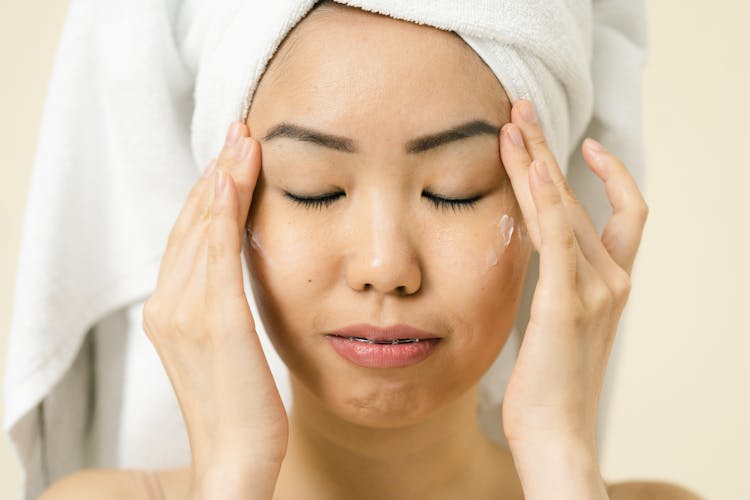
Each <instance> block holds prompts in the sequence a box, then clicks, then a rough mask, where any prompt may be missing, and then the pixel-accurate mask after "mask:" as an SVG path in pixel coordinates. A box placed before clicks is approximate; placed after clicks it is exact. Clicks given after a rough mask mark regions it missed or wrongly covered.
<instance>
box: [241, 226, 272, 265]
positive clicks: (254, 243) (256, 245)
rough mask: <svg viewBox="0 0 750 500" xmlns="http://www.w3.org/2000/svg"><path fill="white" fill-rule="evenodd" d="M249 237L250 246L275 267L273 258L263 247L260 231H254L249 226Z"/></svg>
mask: <svg viewBox="0 0 750 500" xmlns="http://www.w3.org/2000/svg"><path fill="white" fill-rule="evenodd" d="M247 237H248V239H249V241H250V247H251V248H253V249H254V250H255V251H256V252H257V253H258V255H260V256H261V258H262V259H263V260H265V261H266V263H268V265H269V266H271V267H275V264H274V262H273V260H271V259H270V258H269V257H268V255H266V253H265V252H264V251H263V247H262V246H261V237H260V234H259V233H258V231H257V230H256V231H253V229H252V228H248V230H247Z"/></svg>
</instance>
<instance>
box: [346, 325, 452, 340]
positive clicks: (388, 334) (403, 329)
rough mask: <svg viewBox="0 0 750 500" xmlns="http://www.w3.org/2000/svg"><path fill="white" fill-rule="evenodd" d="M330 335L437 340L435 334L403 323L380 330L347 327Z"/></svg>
mask: <svg viewBox="0 0 750 500" xmlns="http://www.w3.org/2000/svg"><path fill="white" fill-rule="evenodd" d="M331 335H338V336H339V337H360V338H366V339H368V340H376V341H377V340H397V339H437V338H440V337H438V336H437V335H435V334H432V333H430V332H426V331H424V330H420V329H419V328H416V327H413V326H411V325H406V324H403V323H400V324H397V325H393V326H387V327H385V328H381V327H379V326H375V325H368V324H366V323H358V324H356V325H349V326H346V327H344V328H341V329H340V330H336V331H334V332H331Z"/></svg>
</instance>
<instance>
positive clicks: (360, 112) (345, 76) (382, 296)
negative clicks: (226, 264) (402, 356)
mask: <svg viewBox="0 0 750 500" xmlns="http://www.w3.org/2000/svg"><path fill="white" fill-rule="evenodd" d="M335 10H336V14H337V15H335V16H333V15H331V13H330V12H327V11H320V10H319V11H317V12H316V13H314V14H313V15H311V16H310V17H308V18H307V19H306V20H305V21H304V22H302V23H300V24H299V25H298V27H297V29H296V30H295V32H294V33H293V34H292V36H291V37H290V39H289V40H287V43H286V44H285V45H284V46H282V47H281V48H280V52H279V54H278V55H277V59H275V60H274V61H273V62H272V63H271V64H270V66H269V69H268V71H267V73H266V74H265V75H264V77H263V79H262V80H261V83H260V85H259V87H258V90H257V92H256V94H255V96H254V99H253V104H252V107H251V109H250V113H249V118H248V124H249V128H250V130H254V131H258V136H259V137H265V136H266V134H267V132H268V131H269V130H271V129H272V128H273V127H274V126H275V125H276V124H278V123H280V122H292V123H297V124H301V125H304V126H307V127H312V128H315V129H318V130H322V131H325V132H327V133H329V134H333V135H345V136H348V137H350V138H352V139H353V140H356V142H357V143H358V146H359V148H358V149H359V152H358V153H346V152H341V151H334V150H330V149H327V148H324V147H322V146H320V145H318V144H313V143H311V142H302V141H295V140H292V139H288V138H283V137H276V138H272V139H269V140H263V139H261V144H262V145H263V147H262V151H263V170H262V173H261V178H260V180H259V183H258V186H257V188H256V190H255V192H254V194H253V200H254V201H253V209H252V211H251V214H250V220H249V224H248V225H249V226H250V229H251V231H252V233H253V234H256V235H260V238H259V239H260V241H261V248H262V251H258V250H257V249H255V248H253V247H252V246H246V251H245V256H246V258H247V260H248V263H249V268H250V269H252V270H253V271H252V273H251V277H252V284H253V289H254V292H255V294H256V297H260V298H262V299H261V300H260V302H259V309H260V311H259V312H260V315H261V317H262V319H263V322H264V325H265V326H266V328H267V331H268V332H269V335H270V338H271V340H272V341H273V343H274V345H275V347H276V349H277V350H278V352H279V353H280V355H281V356H282V358H283V359H284V361H285V363H286V364H287V366H289V368H290V372H291V374H292V379H291V383H292V390H293V394H294V400H295V408H294V411H293V412H292V414H291V415H290V439H289V448H288V451H287V454H286V458H285V460H284V464H283V466H282V468H281V475H280V477H279V483H278V484H279V486H278V491H279V497H280V498H294V497H295V496H299V495H300V492H299V491H297V488H302V489H303V491H306V492H308V493H307V496H308V498H313V497H312V496H310V495H311V493H310V492H318V493H319V497H320V498H334V497H339V496H340V497H347V495H348V497H349V498H367V495H368V493H367V492H368V491H369V492H372V491H377V492H378V495H380V496H381V497H382V496H385V497H390V498H396V496H397V495H398V492H407V491H408V492H411V495H412V496H413V497H414V498H427V497H430V498H441V496H440V493H439V492H442V494H443V495H445V498H450V497H451V495H454V493H456V492H458V491H464V492H466V491H468V490H467V489H466V488H467V485H472V487H473V488H475V487H476V485H488V484H490V483H495V482H494V481H493V480H492V479H493V478H494V477H497V474H496V471H497V469H498V468H497V467H494V466H489V467H488V464H496V463H497V462H502V463H504V464H506V465H510V460H509V457H508V456H507V450H505V453H503V451H502V450H501V449H499V448H497V447H495V446H493V445H492V444H491V443H490V442H489V441H488V440H487V439H486V438H485V437H484V434H483V433H482V432H481V430H480V428H479V426H478V423H477V419H476V412H475V408H476V391H477V382H478V381H479V379H480V378H481V376H482V375H483V374H484V373H485V372H486V370H487V369H488V368H489V366H490V365H491V363H492V362H493V361H494V359H495V358H496V357H497V354H498V352H499V351H500V349H501V348H502V346H503V345H504V343H505V341H506V339H507V336H508V334H509V331H510V327H511V325H512V322H513V318H514V316H515V313H516V310H517V307H518V301H519V296H520V292H521V288H522V285H523V277H524V275H525V269H526V265H527V263H528V260H529V256H530V253H531V244H530V242H529V241H528V238H522V237H521V238H519V237H518V236H516V237H515V238H512V239H511V242H510V244H509V246H508V247H507V249H505V251H504V252H503V253H502V255H501V256H500V257H499V259H498V263H497V265H496V266H494V267H492V268H489V269H488V266H487V264H486V255H487V252H488V248H494V247H495V242H496V240H498V238H500V239H501V238H502V237H501V235H500V234H499V231H497V226H496V225H494V226H493V224H496V221H497V220H498V219H499V218H500V217H501V216H502V215H503V214H509V215H510V216H512V217H513V218H514V219H515V220H520V219H521V218H522V215H521V213H520V209H519V207H518V204H517V202H516V200H515V197H514V195H513V192H512V189H511V184H510V181H509V178H508V176H507V174H506V173H505V171H504V169H503V168H499V165H500V156H499V151H498V148H497V136H496V134H485V135H480V136H477V137H472V138H469V139H464V140H462V141H457V142H454V143H450V144H446V145H445V146H442V147H440V148H436V149H433V150H429V151H425V152H423V153H420V154H408V153H405V152H404V151H403V146H402V145H403V144H404V143H406V142H407V141H408V140H410V139H413V138H415V137H418V136H422V135H425V134H430V133H435V132H438V131H442V130H444V129H448V128H451V127H453V126H455V125H458V124H462V123H465V122H468V121H471V120H476V119H481V120H485V121H487V122H488V123H490V124H493V125H494V126H496V127H497V129H499V128H500V127H501V125H502V124H504V123H506V122H507V121H508V120H509V110H510V106H509V104H508V100H507V98H506V96H505V93H504V91H503V89H502V87H501V86H500V84H499V82H498V81H497V79H496V78H495V76H494V74H492V72H491V71H490V70H489V69H488V68H487V67H486V66H484V63H483V62H482V61H481V59H479V57H478V56H476V55H475V54H474V53H473V51H471V50H470V49H469V48H468V47H467V46H466V45H465V44H464V43H463V42H462V41H461V40H460V39H459V38H458V37H456V36H455V35H452V34H450V33H447V32H445V31H441V30H437V29H429V30H427V29H425V28H419V27H417V26H416V25H413V24H410V23H397V22H391V21H389V20H387V19H385V18H382V17H381V16H375V15H368V14H365V15H364V16H362V15H361V14H360V13H359V12H356V11H355V10H354V9H338V8H337V9H335ZM425 32H427V36H425ZM351 37H356V39H358V40H361V41H362V43H357V44H351V43H347V40H351ZM302 41H304V43H303V42H302ZM405 46H408V47H411V49H410V51H409V54H410V55H409V56H402V57H398V54H400V53H402V52H403V47H405ZM331 47H337V50H336V51H337V56H336V57H333V58H332V57H331V54H330V50H331ZM290 49H291V50H290ZM431 53H436V54H439V55H440V57H437V56H436V57H430V58H427V59H428V62H424V56H423V55H424V54H431ZM363 61H366V63H363ZM357 62H358V63H357ZM352 67H355V68H356V70H355V71H352ZM414 68H419V70H418V71H415V69H414ZM396 74H409V75H412V74H413V75H414V77H413V78H408V79H403V78H393V75H396ZM445 74H459V75H462V76H461V77H460V78H456V79H445V78H442V77H441V75H445ZM299 82H304V83H305V85H300V84H299ZM425 88H430V89H431V91H430V92H429V93H425V92H424V89H425ZM362 96H367V98H366V99H363V98H362ZM332 103H333V105H332ZM415 110H420V112H418V113H415V112H414V111H415ZM333 187H336V189H332V188H333ZM341 190H346V199H345V200H344V199H343V198H342V199H339V200H337V201H335V203H333V204H331V205H330V206H329V207H325V208H323V209H322V210H321V209H313V208H305V207H302V206H299V205H297V204H295V203H294V202H292V201H291V200H290V199H288V198H287V197H285V196H284V192H285V191H286V192H291V193H292V194H295V195H297V196H314V195H321V194H326V193H329V192H333V191H341ZM424 190H429V191H430V192H431V193H434V194H436V195H440V196H442V197H446V198H470V197H473V196H475V195H478V194H481V195H483V198H482V199H481V200H480V201H479V202H477V204H476V205H475V206H474V207H473V208H470V209H467V208H464V209H463V210H462V209H458V210H455V211H454V210H451V209H444V208H437V207H435V206H434V204H433V203H432V202H431V201H429V200H428V199H427V198H426V197H425V196H422V192H423V191H424ZM519 233H520V232H519ZM321 235H325V236H324V237H321ZM269 256H270V257H269ZM357 322H369V323H373V324H379V325H391V324H395V323H400V322H404V323H409V324H412V325H415V326H417V327H420V328H422V329H425V330H428V331H431V332H434V333H435V334H437V335H439V336H441V337H443V338H444V340H443V341H442V342H441V346H440V347H441V348H440V349H439V350H438V351H437V352H436V353H435V354H434V355H433V356H431V357H430V358H428V359H427V360H426V361H425V362H424V363H420V364H418V365H415V366H412V367H408V368H404V369H393V370H368V369H363V368H361V367H358V366H355V365H352V364H351V363H349V362H348V361H346V360H343V359H342V358H341V357H339V356H338V354H336V353H335V352H334V351H333V350H332V349H331V348H330V346H329V345H328V343H327V341H326V339H325V337H324V335H323V333H324V332H329V331H332V330H335V329H337V328H340V327H343V326H345V325H347V324H351V323H357ZM448 373H450V374H451V376H446V374H448ZM427 381H429V383H427ZM311 465H312V467H311ZM316 469H317V470H316ZM342 471H345V473H342ZM373 471H377V473H376V474H374V473H373ZM436 471H441V472H439V473H436ZM436 475H437V476H442V477H446V478H448V477H450V478H451V482H450V484H449V485H447V484H437V483H433V484H431V485H421V484H414V481H413V480H412V479H411V478H414V477H429V476H433V477H434V476H436ZM332 477H335V478H336V481H335V482H331V481H330V479H328V478H332ZM300 478H304V479H302V480H301V479H300ZM457 478H460V479H457ZM509 478H510V475H507V477H504V478H503V479H506V480H507V479H509ZM485 487H486V486H485ZM427 488H429V489H427ZM446 488H447V489H446ZM450 488H455V490H452V489H450Z"/></svg>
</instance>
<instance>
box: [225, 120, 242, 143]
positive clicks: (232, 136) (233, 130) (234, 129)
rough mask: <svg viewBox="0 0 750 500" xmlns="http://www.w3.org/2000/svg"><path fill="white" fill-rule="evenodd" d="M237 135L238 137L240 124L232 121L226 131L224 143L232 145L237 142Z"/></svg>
mask: <svg viewBox="0 0 750 500" xmlns="http://www.w3.org/2000/svg"><path fill="white" fill-rule="evenodd" d="M239 137H240V124H239V123H237V122H234V123H232V124H231V125H230V126H229V131H228V132H227V140H226V145H227V146H233V145H234V143H235V142H237V139H239Z"/></svg>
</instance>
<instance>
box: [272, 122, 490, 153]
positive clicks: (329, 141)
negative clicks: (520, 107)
mask: <svg viewBox="0 0 750 500" xmlns="http://www.w3.org/2000/svg"><path fill="white" fill-rule="evenodd" d="M499 133H500V128H499V127H497V126H495V125H492V124H491V123H489V122H486V121H484V120H472V121H469V122H466V123H463V124H461V125H457V126H455V127H452V128H449V129H447V130H444V131H442V132H438V133H435V134H429V135H424V136H421V137H417V138H416V139H412V140H410V141H408V142H407V143H406V144H404V151H405V152H406V153H409V154H419V153H424V152H425V151H429V150H431V149H435V148H437V147H440V146H443V145H445V144H449V143H452V142H456V141H459V140H462V139H468V138H469V137H475V136H479V135H494V136H497V135H498V134H499ZM277 137H287V138H289V139H294V140H297V141H301V142H311V143H313V144H317V145H319V146H323V147H324V148H329V149H333V150H336V151H342V152H344V153H358V152H359V147H358V146H357V143H356V142H355V141H354V140H352V139H350V138H348V137H341V136H337V135H331V134H327V133H324V132H320V131H318V130H313V129H310V128H306V127H303V126H301V125H296V124H294V123H287V122H282V123H280V124H278V125H276V126H275V127H273V128H272V129H271V130H270V131H269V132H268V133H267V134H266V136H265V137H264V138H263V140H264V141H266V142H267V141H270V140H271V139H274V138H277Z"/></svg>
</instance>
